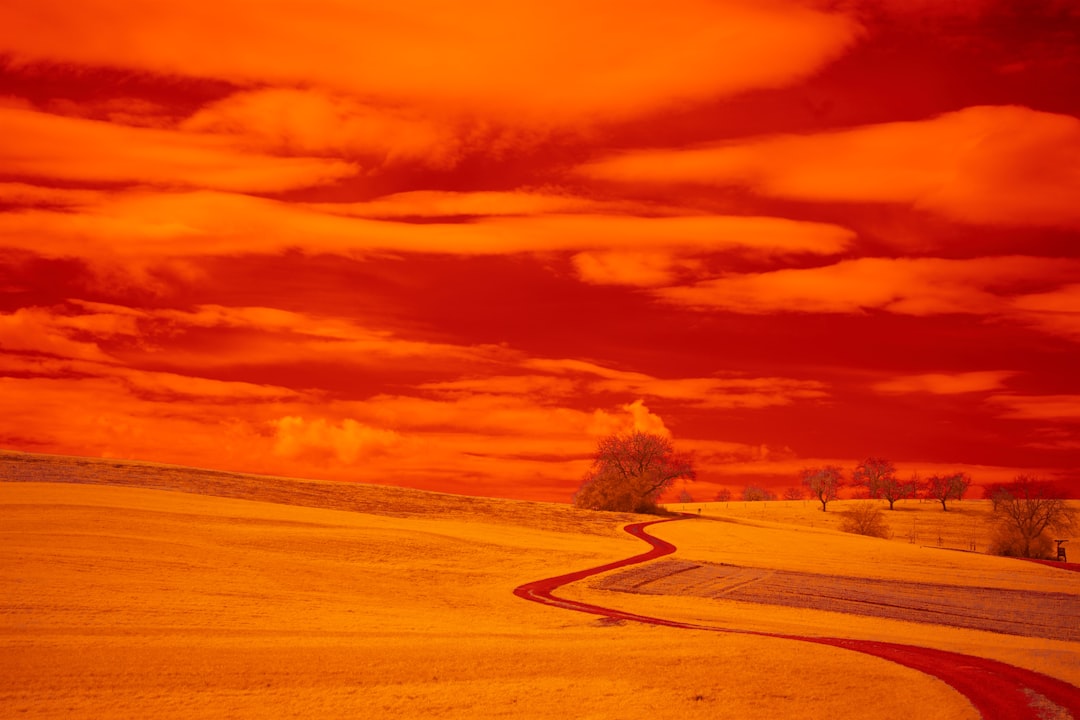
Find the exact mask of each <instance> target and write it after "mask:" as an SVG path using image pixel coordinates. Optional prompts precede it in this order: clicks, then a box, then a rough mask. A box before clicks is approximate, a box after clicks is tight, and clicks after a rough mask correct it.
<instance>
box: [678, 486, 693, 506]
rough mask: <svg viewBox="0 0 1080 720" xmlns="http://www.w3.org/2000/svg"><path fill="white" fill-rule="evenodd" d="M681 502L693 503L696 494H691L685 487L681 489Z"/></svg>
mask: <svg viewBox="0 0 1080 720" xmlns="http://www.w3.org/2000/svg"><path fill="white" fill-rule="evenodd" d="M679 502H681V503H683V504H684V505H685V504H686V503H692V502H694V496H693V495H691V494H690V491H689V490H687V489H686V488H683V489H682V490H681V491H679Z"/></svg>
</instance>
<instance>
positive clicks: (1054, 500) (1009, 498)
mask: <svg viewBox="0 0 1080 720" xmlns="http://www.w3.org/2000/svg"><path fill="white" fill-rule="evenodd" d="M997 490H998V493H997V495H998V502H997V504H996V509H995V511H994V516H995V518H996V520H997V523H998V529H997V532H996V533H995V537H994V542H993V545H992V546H991V550H992V551H993V552H995V553H996V554H998V555H1012V556H1018V557H1046V556H1048V555H1049V553H1050V547H1051V546H1050V543H1051V541H1052V539H1053V538H1051V537H1050V536H1049V535H1048V533H1050V532H1057V533H1065V532H1069V531H1071V530H1073V529H1074V528H1076V526H1077V513H1076V511H1075V510H1074V509H1073V508H1071V507H1069V505H1068V503H1067V502H1066V501H1065V500H1064V499H1063V498H1062V497H1061V495H1062V493H1060V492H1057V491H1056V490H1055V489H1054V487H1053V486H1052V485H1050V484H1049V483H1047V482H1043V481H1040V480H1037V479H1035V478H1032V477H1030V476H1028V475H1018V476H1017V477H1016V478H1015V479H1014V480H1013V481H1012V482H1011V483H1008V484H1006V485H1000V486H999V487H998V488H997Z"/></svg>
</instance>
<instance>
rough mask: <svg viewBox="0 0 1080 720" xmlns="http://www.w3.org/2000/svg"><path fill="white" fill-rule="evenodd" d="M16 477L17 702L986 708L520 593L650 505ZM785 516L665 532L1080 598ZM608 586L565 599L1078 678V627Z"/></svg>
mask: <svg viewBox="0 0 1080 720" xmlns="http://www.w3.org/2000/svg"><path fill="white" fill-rule="evenodd" d="M0 478H3V479H6V480H9V481H14V482H0V517H2V518H3V523H2V525H0V586H2V587H3V588H4V592H3V594H2V597H0V717H5V718H6V717H29V718H60V717H65V718H67V717H101V718H130V717H175V718H180V717H195V718H218V717H220V718H225V717H365V718H414V717H444V718H476V717H494V718H498V717H501V718H537V717H557V716H563V717H572V718H656V717H679V718H758V717H760V718H777V717H799V718H830V719H832V720H835V719H836V718H862V717H873V718H904V719H905V720H910V718H911V717H919V718H957V719H959V718H973V717H976V716H977V714H976V713H975V712H974V709H973V708H972V707H971V706H970V704H969V703H968V702H967V700H966V699H965V698H964V697H963V696H961V695H959V694H958V693H957V692H955V691H954V690H952V689H951V688H949V687H948V686H946V685H945V684H944V683H942V682H940V681H938V680H936V679H934V678H931V677H929V676H926V675H923V674H921V673H919V672H916V671H914V670H910V669H908V668H905V667H902V666H899V665H896V664H893V663H890V662H886V661H884V660H879V659H876V658H872V657H868V656H866V655H861V654H857V653H852V652H848V651H845V650H841V649H837V648H831V647H826V646H817V645H810V644H806V643H796V642H793V641H789V640H781V639H775V638H763V637H755V636H750V635H741V634H726V633H725V634H716V633H706V632H699V631H688V630H680V629H675V628H662V627H650V626H643V625H637V624H634V623H619V622H608V621H605V620H604V619H598V618H594V617H590V616H588V615H583V614H579V613H573V612H567V611H564V610H559V609H555V608H547V607H542V606H539V605H536V604H534V603H528V602H524V601H522V600H520V599H518V598H516V597H514V596H513V595H512V591H513V588H514V587H516V586H517V585H519V584H521V583H523V582H526V581H529V580H534V579H537V578H541V577H547V576H551V575H555V574H559V573H562V572H566V571H568V570H574V569H578V568H583V567H588V566H592V565H597V564H600V563H603V562H607V561H610V560H614V559H618V558H622V557H626V556H629V555H632V554H635V553H638V552H640V551H641V550H642V547H641V543H640V542H639V541H636V540H634V539H633V538H630V537H629V536H626V535H625V534H623V533H622V532H621V530H620V528H621V527H622V525H624V524H625V523H626V522H628V521H631V520H634V519H640V518H637V517H634V516H619V515H612V514H605V513H588V512H583V511H577V510H574V509H573V508H570V507H568V506H566V505H559V504H543V503H524V502H514V501H506V500H493V499H482V498H462V497H458V496H453V495H441V494H433V493H423V492H419V491H411V490H404V489H400V488H383V487H378V486H356V485H345V484H336V483H323V482H311V481H301V480H289V479H285V478H262V477H255V476H243V475H235V474H225V473H211V472H207V471H196V470H190V469H184V468H174V467H167V466H156V465H150V464H134V465H129V464H126V463H116V462H111V461H98V460H85V459H76V458H49V457H44V456H32V455H22V454H10V453H3V454H0ZM72 480H74V481H76V482H70V481H72ZM965 502H966V501H965ZM732 505H734V503H732ZM774 509H779V508H774V507H773V506H772V504H770V507H769V508H768V509H766V512H769V511H772V510H774ZM792 509H793V510H794V509H795V508H792ZM950 512H951V511H950ZM702 514H703V516H705V515H706V512H705V511H704V510H703V513H702ZM713 514H714V513H712V512H710V513H709V515H713ZM819 515H820V512H819ZM957 517H963V516H962V515H961V514H959V513H958V514H957ZM780 520H781V519H780V518H777V519H776V520H772V519H769V518H766V519H765V520H764V521H763V520H762V519H761V518H756V517H745V518H740V517H735V516H726V517H721V516H720V515H719V514H715V517H714V518H713V519H702V520H700V521H699V520H694V521H687V522H679V523H669V524H666V525H663V526H660V527H658V528H657V531H656V534H657V535H661V536H663V537H664V538H665V539H668V540H670V541H671V542H674V543H675V544H676V545H678V546H679V552H678V553H677V554H676V555H675V556H673V559H677V560H680V561H693V562H716V563H731V564H736V565H739V566H742V567H752V568H765V569H771V570H777V571H779V570H787V571H793V572H794V571H798V572H807V573H815V574H818V575H823V576H845V577H869V578H878V577H880V578H894V579H897V580H906V581H911V582H943V581H945V580H947V581H948V583H950V584H957V585H965V584H967V585H971V586H986V587H993V588H1001V589H1010V590H1016V591H1021V592H1030V593H1032V597H1036V595H1035V593H1039V592H1048V591H1051V590H1052V591H1054V592H1061V593H1066V594H1069V595H1071V596H1073V597H1075V598H1076V599H1077V602H1078V603H1080V584H1078V582H1077V579H1076V576H1078V574H1076V573H1064V572H1061V571H1058V570H1055V569H1053V568H1047V567H1045V566H1040V565H1036V564H1033V563H1023V562H1019V561H1013V560H1005V559H1001V558H993V557H986V556H983V555H979V554H972V553H963V552H943V551H940V550H937V549H929V548H924V547H922V546H920V545H915V544H912V543H907V542H902V541H898V540H895V539H894V540H892V541H885V540H875V539H869V538H863V537H858V536H851V535H846V534H842V533H838V532H836V531H834V530H832V529H830V528H828V527H821V526H820V525H817V524H815V526H813V527H810V526H807V525H801V524H797V523H794V522H780ZM603 580H604V578H603V577H601V578H598V579H597V580H596V581H595V582H586V583H579V584H578V585H575V586H571V587H570V588H568V589H567V590H566V592H567V594H568V595H569V594H574V595H578V596H581V597H586V598H588V599H590V600H591V601H593V602H597V603H606V604H609V605H612V606H617V607H624V608H627V609H636V610H638V611H642V612H648V613H650V614H653V615H658V614H659V615H663V616H664V617H668V616H671V617H684V618H694V619H695V620H697V621H702V622H707V623H715V624H719V625H724V626H728V627H734V628H745V629H755V628H766V629H768V630H769V631H790V630H799V631H800V632H806V633H810V634H815V633H816V634H823V635H829V636H833V637H844V636H850V637H871V638H878V639H888V640H899V641H902V642H912V643H917V644H925V645H928V646H934V647H942V648H946V649H957V650H960V651H962V652H967V653H972V654H979V655H982V656H986V657H995V658H999V659H1003V660H1006V661H1007V662H1010V663H1013V664H1017V665H1021V666H1024V667H1030V668H1033V669H1036V670H1040V671H1042V672H1045V673H1047V674H1051V675H1054V676H1057V677H1061V678H1062V679H1065V680H1067V681H1069V682H1072V683H1074V684H1077V683H1080V662H1078V658H1080V643H1077V642H1075V641H1068V640H1060V639H1048V638H1036V637H1025V636H1018V635H1006V634H1000V633H995V632H989V631H985V630H973V629H962V628H954V627H947V626H940V625H929V624H925V623H916V622H909V621H901V620H892V619H881V618H866V617H862V616H858V615H850V614H845V613H837V612H829V611H823V610H814V609H806V608H791V607H778V606H772V605H763V604H756V603H750V602H741V601H736V600H724V599H717V598H713V597H703V596H700V595H694V594H687V593H681V592H679V591H678V590H676V592H675V593H674V594H670V593H661V594H653V595H648V594H642V593H631V592H624V591H617V590H611V589H605V588H603V587H602V586H601V585H600V583H602V582H603Z"/></svg>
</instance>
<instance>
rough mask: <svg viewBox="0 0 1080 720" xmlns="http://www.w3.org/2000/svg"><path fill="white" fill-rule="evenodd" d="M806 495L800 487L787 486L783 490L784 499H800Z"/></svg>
mask: <svg viewBox="0 0 1080 720" xmlns="http://www.w3.org/2000/svg"><path fill="white" fill-rule="evenodd" d="M805 497H806V493H805V492H803V489H802V488H801V487H789V488H788V489H787V490H785V491H784V499H785V500H802V499H803V498H805Z"/></svg>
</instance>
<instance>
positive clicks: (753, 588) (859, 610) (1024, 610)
mask: <svg viewBox="0 0 1080 720" xmlns="http://www.w3.org/2000/svg"><path fill="white" fill-rule="evenodd" d="M665 568H670V572H667V571H666V570H665ZM649 575H650V578H649V580H648V581H647V582H642V581H641V579H640V576H639V573H637V572H635V570H624V571H623V572H620V573H617V574H615V575H611V576H608V577H606V578H604V580H602V581H601V582H600V583H599V587H601V588H603V589H605V590H614V591H618V592H634V593H641V594H646V595H692V596H695V597H712V598H724V599H727V600H738V601H741V602H751V603H759V604H762V605H781V606H784V607H797V608H807V609H812V610H828V611H832V612H843V613H852V614H855V615H869V616H872V617H881V618H889V619H894V620H908V621H912V622H922V623H933V624H936V625H951V626H953V627H963V628H971V629H975V630H988V631H990V632H999V633H1008V634H1011V635H1023V636H1027V637H1043V638H1050V639H1054V640H1068V641H1080V603H1077V601H1076V598H1075V597H1074V596H1072V595H1068V594H1066V593H1039V592H1029V591H1021V590H1004V589H999V588H978V587H962V586H952V585H937V584H930V583H909V582H900V581H889V580H872V579H867V578H854V577H839V576H833V575H815V574H811V573H800V572H790V571H781V570H776V571H771V570H770V571H764V570H759V569H756V568H743V567H736V566H733V565H719V564H715V563H687V562H685V561H676V560H667V561H662V562H658V563H653V564H652V565H651V566H650V568H649Z"/></svg>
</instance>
